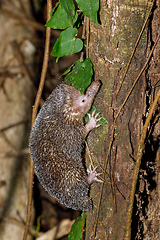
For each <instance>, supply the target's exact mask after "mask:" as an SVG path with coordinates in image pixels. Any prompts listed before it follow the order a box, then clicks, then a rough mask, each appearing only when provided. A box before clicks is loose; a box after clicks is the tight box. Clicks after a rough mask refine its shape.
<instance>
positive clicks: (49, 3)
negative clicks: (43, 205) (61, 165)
mask: <svg viewBox="0 0 160 240" xmlns="http://www.w3.org/2000/svg"><path fill="white" fill-rule="evenodd" d="M51 10H52V0H47V19H48V20H49V19H50V12H51ZM50 34H51V29H50V28H48V27H47V28H46V42H45V50H44V59H43V67H42V73H41V79H40V84H39V89H38V92H37V96H36V100H35V104H34V107H33V111H32V126H33V124H34V121H35V118H36V114H37V110H38V106H39V101H40V98H41V94H42V90H43V86H44V81H45V76H46V72H47V67H48V60H49V45H50ZM33 175H34V171H33V162H32V159H30V178H29V191H28V206H27V219H26V226H25V232H24V236H23V240H26V239H27V233H28V229H29V223H30V218H31V209H32V193H33V188H32V185H33Z"/></svg>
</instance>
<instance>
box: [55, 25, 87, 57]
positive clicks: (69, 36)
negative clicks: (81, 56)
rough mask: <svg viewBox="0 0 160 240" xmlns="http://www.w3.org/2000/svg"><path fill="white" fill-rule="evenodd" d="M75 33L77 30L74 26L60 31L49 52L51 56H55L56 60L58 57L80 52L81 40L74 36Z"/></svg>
mask: <svg viewBox="0 0 160 240" xmlns="http://www.w3.org/2000/svg"><path fill="white" fill-rule="evenodd" d="M77 33H78V30H77V29H76V28H67V29H66V30H64V31H63V32H61V34H60V36H59V38H58V39H57V41H56V43H55V44H54V47H53V49H52V52H51V55H52V56H53V57H57V61H58V58H59V57H62V56H64V55H70V54H73V53H76V52H80V51H81V50H82V48H83V42H82V40H81V39H79V38H75V37H74V36H75V35H76V34H77Z"/></svg>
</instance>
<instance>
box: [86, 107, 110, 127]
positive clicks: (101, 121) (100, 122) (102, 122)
mask: <svg viewBox="0 0 160 240" xmlns="http://www.w3.org/2000/svg"><path fill="white" fill-rule="evenodd" d="M95 109H96V108H95V106H93V105H92V107H91V109H90V111H89V112H88V113H89V114H91V115H92V112H93V111H94V110H95ZM97 113H98V111H97V110H96V111H95V114H94V116H95V115H96V114H97ZM101 117H102V116H101V115H100V114H99V115H98V117H97V119H98V118H101ZM88 121H89V117H88V115H87V114H86V115H85V122H88ZM97 124H101V125H106V124H108V122H106V121H105V120H104V119H101V120H99V122H98V123H97Z"/></svg>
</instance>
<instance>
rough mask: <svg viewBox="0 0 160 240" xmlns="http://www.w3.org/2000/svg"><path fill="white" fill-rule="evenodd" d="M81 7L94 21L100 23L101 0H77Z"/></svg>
mask: <svg viewBox="0 0 160 240" xmlns="http://www.w3.org/2000/svg"><path fill="white" fill-rule="evenodd" d="M76 2H77V4H78V7H79V9H80V10H81V11H82V12H83V13H84V15H86V16H87V17H89V18H90V19H91V21H92V22H94V23H97V24H98V20H97V12H98V9H99V0H87V1H86V0H76Z"/></svg>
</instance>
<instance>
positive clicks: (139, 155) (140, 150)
mask: <svg viewBox="0 0 160 240" xmlns="http://www.w3.org/2000/svg"><path fill="white" fill-rule="evenodd" d="M159 98H160V89H159V90H158V93H157V95H156V97H155V99H154V101H153V103H152V105H151V108H150V111H149V113H148V117H147V119H146V121H145V124H144V126H143V130H142V135H141V139H140V143H139V146H138V153H137V160H136V166H135V170H134V175H133V181H132V189H131V195H130V201H129V209H128V217H127V225H126V236H125V240H130V238H131V222H132V221H131V220H132V212H133V203H134V196H135V190H136V185H137V179H138V174H139V169H140V165H141V158H142V155H143V150H144V147H145V144H144V142H145V139H146V134H147V128H148V125H149V123H150V120H151V117H152V115H153V111H154V109H155V107H156V105H157V102H158V100H159Z"/></svg>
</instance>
